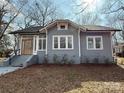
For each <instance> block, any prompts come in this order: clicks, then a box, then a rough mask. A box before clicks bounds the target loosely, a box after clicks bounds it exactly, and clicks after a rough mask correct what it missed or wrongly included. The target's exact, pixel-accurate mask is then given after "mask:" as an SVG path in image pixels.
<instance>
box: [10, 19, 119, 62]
mask: <svg viewBox="0 0 124 93" xmlns="http://www.w3.org/2000/svg"><path fill="white" fill-rule="evenodd" d="M116 31H120V30H118V29H114V28H110V27H105V26H98V25H78V24H76V23H74V22H72V21H70V20H55V21H53V22H51V23H49V24H48V25H46V26H45V27H41V26H37V27H29V28H26V29H22V30H18V31H14V32H11V34H16V35H18V44H17V49H20V55H37V56H38V63H43V60H44V57H46V56H47V58H48V60H49V62H50V63H53V59H55V55H56V57H57V58H56V59H57V60H62V58H63V57H65V58H64V59H68V60H72V59H73V62H74V63H75V64H79V63H81V62H82V63H85V62H90V63H94V62H95V61H98V60H99V63H104V62H105V60H109V62H112V61H113V55H112V35H113V34H114V33H115V32H116ZM93 60H95V61H93Z"/></svg>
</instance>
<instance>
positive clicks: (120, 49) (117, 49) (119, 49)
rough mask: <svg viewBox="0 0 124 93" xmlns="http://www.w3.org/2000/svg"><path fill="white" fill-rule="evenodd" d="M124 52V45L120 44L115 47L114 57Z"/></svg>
mask: <svg viewBox="0 0 124 93" xmlns="http://www.w3.org/2000/svg"><path fill="white" fill-rule="evenodd" d="M123 51H124V43H118V45H114V46H113V53H114V55H118V54H119V53H122V52H123Z"/></svg>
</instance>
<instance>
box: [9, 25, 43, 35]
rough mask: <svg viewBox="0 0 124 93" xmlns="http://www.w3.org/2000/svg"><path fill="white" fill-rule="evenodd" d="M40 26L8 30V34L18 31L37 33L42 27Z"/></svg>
mask: <svg viewBox="0 0 124 93" xmlns="http://www.w3.org/2000/svg"><path fill="white" fill-rule="evenodd" d="M42 28H43V27H42V26H35V27H28V28H25V29H21V30H16V31H13V32H10V33H9V34H18V33H39V30H40V29H42Z"/></svg>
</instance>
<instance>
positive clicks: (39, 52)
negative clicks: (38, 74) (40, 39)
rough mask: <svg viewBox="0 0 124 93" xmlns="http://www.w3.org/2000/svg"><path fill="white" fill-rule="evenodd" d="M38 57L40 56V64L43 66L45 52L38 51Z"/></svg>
mask: <svg viewBox="0 0 124 93" xmlns="http://www.w3.org/2000/svg"><path fill="white" fill-rule="evenodd" d="M37 55H38V63H39V64H42V63H43V62H44V58H45V51H38V52H37Z"/></svg>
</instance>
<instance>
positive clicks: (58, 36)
mask: <svg viewBox="0 0 124 93" xmlns="http://www.w3.org/2000/svg"><path fill="white" fill-rule="evenodd" d="M54 37H57V38H58V48H54ZM60 37H66V48H60ZM68 37H72V48H68V41H67V38H68ZM52 49H53V50H73V49H74V40H73V35H53V39H52Z"/></svg>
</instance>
